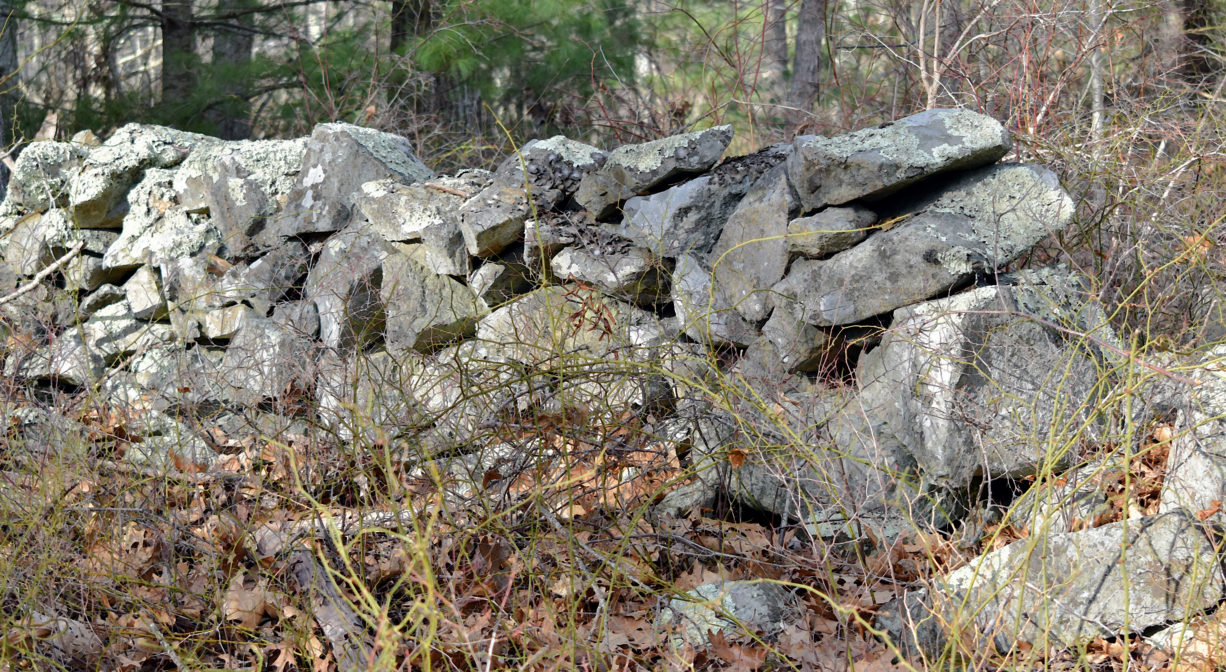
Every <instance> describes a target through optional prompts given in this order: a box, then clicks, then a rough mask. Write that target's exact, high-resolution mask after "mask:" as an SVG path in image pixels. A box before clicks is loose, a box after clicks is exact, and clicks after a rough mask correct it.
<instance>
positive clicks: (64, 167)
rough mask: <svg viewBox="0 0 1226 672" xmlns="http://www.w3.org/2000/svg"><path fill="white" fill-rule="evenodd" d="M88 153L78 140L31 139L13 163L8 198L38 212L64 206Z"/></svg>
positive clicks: (18, 204) (22, 207)
mask: <svg viewBox="0 0 1226 672" xmlns="http://www.w3.org/2000/svg"><path fill="white" fill-rule="evenodd" d="M85 156H86V148H85V147H84V146H83V145H81V144H79V143H75V142H52V141H48V140H44V141H41V142H32V143H30V144H29V145H27V146H26V148H25V149H23V150H21V155H20V156H18V157H17V163H16V165H14V166H13V174H12V176H11V177H10V178H9V185H10V186H9V190H8V193H7V194H6V200H7V201H8V202H9V204H10V205H14V206H17V207H19V208H21V209H24V210H31V211H35V212H43V211H45V210H47V209H48V208H52V207H62V206H64V205H65V204H66V202H67V198H68V190H69V188H70V187H71V184H72V178H73V177H74V176H75V175H76V173H77V170H78V169H79V168H80V166H81V161H82V160H83V159H84V158H85Z"/></svg>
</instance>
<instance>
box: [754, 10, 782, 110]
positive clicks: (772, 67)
mask: <svg viewBox="0 0 1226 672" xmlns="http://www.w3.org/2000/svg"><path fill="white" fill-rule="evenodd" d="M762 17H763V20H765V21H766V34H765V36H764V37H765V40H764V43H763V45H762V51H763V54H762V76H761V81H762V84H763V85H764V87H763V88H764V89H765V91H764V92H765V93H766V94H767V97H768V98H769V100H770V101H771V102H774V103H779V102H783V101H784V100H785V99H786V98H787V80H786V78H785V76H784V73H786V72H787V69H788V6H787V0H762Z"/></svg>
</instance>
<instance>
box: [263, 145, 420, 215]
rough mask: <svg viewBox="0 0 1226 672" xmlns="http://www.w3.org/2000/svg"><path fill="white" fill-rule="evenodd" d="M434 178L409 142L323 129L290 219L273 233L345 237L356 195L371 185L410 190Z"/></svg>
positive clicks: (293, 194)
mask: <svg viewBox="0 0 1226 672" xmlns="http://www.w3.org/2000/svg"><path fill="white" fill-rule="evenodd" d="M432 177H434V173H432V172H431V171H430V169H429V168H426V166H425V165H423V164H422V162H421V161H419V160H418V158H417V157H416V156H415V155H414V154H413V149H412V146H411V144H410V143H409V141H408V140H406V139H404V138H402V137H400V136H398V135H392V134H390V133H383V132H382V131H377V130H375V129H371V128H362V127H360V126H352V125H350V124H339V123H338V124H320V125H318V126H316V127H315V130H314V132H312V133H311V137H310V139H308V140H307V143H306V154H305V155H304V156H303V158H302V168H301V171H300V172H299V173H298V180H297V182H296V184H295V185H294V188H293V190H291V191H290V193H289V196H288V197H287V199H286V204H285V208H284V212H285V217H284V218H281V219H279V220H278V221H277V222H275V223H274V226H273V227H272V231H271V233H273V234H274V235H275V236H278V237H290V236H295V235H299V234H303V233H325V232H330V231H339V230H340V229H341V228H342V227H344V226H345V224H347V223H348V222H349V217H350V214H351V209H352V207H353V199H354V195H355V194H357V193H360V191H361V187H362V185H363V184H365V183H367V182H373V181H375V180H382V179H387V178H391V179H395V180H398V181H400V182H403V183H405V184H412V183H414V182H420V181H423V180H428V179H430V178H432Z"/></svg>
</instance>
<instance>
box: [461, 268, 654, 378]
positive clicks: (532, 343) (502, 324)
mask: <svg viewBox="0 0 1226 672" xmlns="http://www.w3.org/2000/svg"><path fill="white" fill-rule="evenodd" d="M662 335H663V331H662V329H661V326H660V323H659V320H658V319H657V318H656V317H655V316H654V315H652V314H651V313H649V312H647V311H645V310H642V309H640V308H636V307H634V306H631V305H629V304H627V303H623V302H621V301H617V300H614V299H610V298H608V297H604V296H601V295H600V294H599V293H598V292H595V291H592V290H590V289H585V288H579V287H565V286H558V285H554V286H550V287H544V288H541V289H538V290H536V291H534V292H531V293H529V294H525V295H523V296H521V297H519V298H518V299H516V300H515V301H514V302H512V303H510V304H508V305H506V306H503V307H502V308H499V309H498V310H495V311H494V312H492V313H490V314H489V315H487V316H486V317H485V318H483V319H482V320H481V321H480V322H479V323H478V324H477V340H478V342H480V344H481V346H482V348H483V349H484V350H485V351H486V352H487V353H489V354H490V355H492V356H493V357H494V358H497V359H503V360H513V361H517V362H521V363H523V364H529V365H535V366H544V367H547V368H557V367H565V366H567V365H568V364H569V365H571V366H573V365H574V364H575V363H576V362H583V361H593V360H594V361H599V360H604V359H606V358H610V357H615V356H626V355H628V354H629V353H630V352H631V351H632V350H634V349H635V348H639V347H645V346H648V345H653V344H656V343H657V342H658V341H659V339H660V338H661V336H662Z"/></svg>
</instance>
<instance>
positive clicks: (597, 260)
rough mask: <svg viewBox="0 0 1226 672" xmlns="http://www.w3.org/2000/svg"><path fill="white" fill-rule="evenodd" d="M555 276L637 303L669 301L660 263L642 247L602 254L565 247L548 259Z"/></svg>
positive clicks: (646, 304) (666, 279)
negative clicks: (576, 281)
mask: <svg viewBox="0 0 1226 672" xmlns="http://www.w3.org/2000/svg"><path fill="white" fill-rule="evenodd" d="M549 265H550V267H551V268H552V269H553V273H554V275H555V276H557V277H558V278H561V279H564V280H569V279H574V280H578V281H580V282H583V283H586V284H589V285H592V286H595V287H597V288H598V289H600V290H601V291H603V292H604V293H605V294H608V295H609V296H612V297H614V298H618V299H622V300H624V301H629V302H631V303H634V304H638V305H640V306H649V305H653V304H657V303H661V302H664V301H668V300H669V298H670V297H669V293H668V277H669V273H668V270H667V269H666V268H664V265H663V262H661V261H660V260H659V259H657V258H656V257H655V256H654V255H653V254H652V253H651V252H650V251H649V250H647V249H646V248H643V247H631V248H629V249H626V250H624V251H610V252H609V253H605V251H604V250H601V249H599V248H595V249H592V248H586V247H567V248H564V249H563V250H562V251H561V252H558V254H557V255H556V256H554V258H553V259H552V260H551V261H550V262H549Z"/></svg>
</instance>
